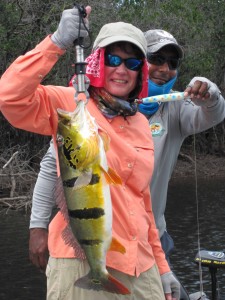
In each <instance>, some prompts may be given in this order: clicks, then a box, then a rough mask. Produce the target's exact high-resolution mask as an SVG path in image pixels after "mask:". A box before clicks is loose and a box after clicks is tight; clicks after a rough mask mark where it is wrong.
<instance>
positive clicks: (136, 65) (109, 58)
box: [105, 54, 143, 71]
mask: <svg viewBox="0 0 225 300" xmlns="http://www.w3.org/2000/svg"><path fill="white" fill-rule="evenodd" d="M122 63H124V64H125V66H126V68H127V69H129V70H132V71H140V70H141V67H142V66H143V62H142V60H140V59H137V58H126V59H123V58H121V57H120V56H118V55H112V54H107V55H106V56H105V65H106V66H108V67H118V66H120V65H121V64H122Z"/></svg>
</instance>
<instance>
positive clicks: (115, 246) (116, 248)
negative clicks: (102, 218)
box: [108, 237, 126, 254]
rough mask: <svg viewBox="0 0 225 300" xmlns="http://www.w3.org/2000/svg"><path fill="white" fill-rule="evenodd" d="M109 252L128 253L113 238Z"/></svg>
mask: <svg viewBox="0 0 225 300" xmlns="http://www.w3.org/2000/svg"><path fill="white" fill-rule="evenodd" d="M108 251H117V252H120V253H122V254H125V253H126V249H125V247H124V246H123V245H122V244H121V243H120V242H119V241H118V240H117V239H116V238H114V237H113V238H112V241H111V245H110V247H109V250H108Z"/></svg>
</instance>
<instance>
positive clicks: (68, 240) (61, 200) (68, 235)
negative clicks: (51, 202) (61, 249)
mask: <svg viewBox="0 0 225 300" xmlns="http://www.w3.org/2000/svg"><path fill="white" fill-rule="evenodd" d="M54 198H55V200H56V204H57V206H58V208H59V209H60V212H61V214H62V215H63V217H64V219H65V221H66V223H67V225H66V227H65V228H64V229H63V231H62V239H63V240H64V242H65V244H66V245H68V246H70V247H73V249H74V253H75V256H76V257H78V258H80V259H85V258H86V256H85V254H84V251H83V249H82V248H81V246H80V245H79V243H78V241H77V240H76V238H75V237H74V235H73V232H72V229H71V227H70V225H69V223H70V219H69V215H68V208H67V204H66V199H65V195H64V189H63V183H62V178H61V177H58V178H57V180H56V185H55V189H54Z"/></svg>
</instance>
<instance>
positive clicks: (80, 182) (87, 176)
mask: <svg viewBox="0 0 225 300" xmlns="http://www.w3.org/2000/svg"><path fill="white" fill-rule="evenodd" d="M91 179H92V171H91V170H90V171H85V172H83V173H81V175H80V176H79V177H78V178H77V180H76V182H75V184H74V187H73V189H74V190H78V189H80V188H82V187H85V186H87V185H89V183H90V182H91Z"/></svg>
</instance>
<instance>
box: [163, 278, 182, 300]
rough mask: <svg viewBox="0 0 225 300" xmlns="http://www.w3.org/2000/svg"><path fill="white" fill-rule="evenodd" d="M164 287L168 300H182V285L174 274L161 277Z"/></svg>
mask: <svg viewBox="0 0 225 300" xmlns="http://www.w3.org/2000/svg"><path fill="white" fill-rule="evenodd" d="M161 281H162V286H163V290H164V294H165V298H166V300H179V299H180V283H179V282H178V280H177V279H176V278H175V276H174V275H173V273H172V272H167V273H165V274H163V275H161Z"/></svg>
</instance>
